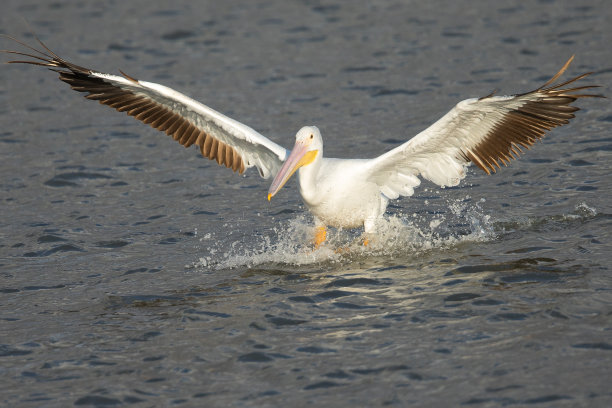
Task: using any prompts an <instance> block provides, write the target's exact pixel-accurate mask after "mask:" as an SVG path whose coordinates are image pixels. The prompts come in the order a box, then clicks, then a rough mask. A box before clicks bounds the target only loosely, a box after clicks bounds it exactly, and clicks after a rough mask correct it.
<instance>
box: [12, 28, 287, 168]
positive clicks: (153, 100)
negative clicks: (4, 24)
mask: <svg viewBox="0 0 612 408" xmlns="http://www.w3.org/2000/svg"><path fill="white" fill-rule="evenodd" d="M8 38H10V39H12V40H14V41H16V42H18V43H19V44H21V45H23V46H25V47H27V48H29V49H30V50H32V51H33V52H34V54H28V53H23V52H18V51H9V50H3V52H6V53H9V54H17V55H22V56H26V57H29V58H31V60H24V61H9V63H13V64H31V65H39V66H43V67H48V68H49V69H51V70H52V71H55V72H58V73H59V79H61V80H62V81H64V82H66V83H67V84H69V85H70V87H71V88H72V89H74V90H75V91H78V92H84V93H86V95H85V97H86V98H87V99H92V100H97V101H99V102H100V103H101V104H104V105H108V106H110V107H111V108H114V109H116V110H117V111H119V112H125V113H127V114H128V115H130V116H133V117H134V118H136V119H138V120H139V121H141V122H143V123H146V124H148V125H150V126H151V127H153V128H155V129H158V130H160V131H163V132H165V133H166V134H167V135H168V136H171V137H172V138H173V139H174V140H176V141H178V142H179V143H180V144H182V145H183V146H185V147H189V146H191V145H193V144H195V145H197V146H198V147H199V148H200V151H201V152H202V155H203V156H204V157H208V158H209V159H211V160H216V161H217V163H218V164H220V165H225V166H226V167H228V168H231V169H232V170H233V171H238V172H239V173H242V172H244V170H245V169H246V168H249V167H253V166H255V167H257V169H258V170H259V173H260V175H261V176H262V177H263V178H268V177H270V175H274V174H276V173H277V172H278V170H279V169H280V167H281V165H282V163H283V161H284V160H285V158H286V156H287V150H286V149H285V148H284V147H282V146H279V145H277V144H276V143H274V142H272V141H271V140H269V139H267V138H266V137H264V136H262V135H261V134H259V133H257V132H256V131H255V130H253V129H251V128H250V127H248V126H246V125H244V124H242V123H240V122H238V121H236V120H234V119H231V118H229V117H227V116H225V115H223V114H221V113H219V112H217V111H215V110H213V109H211V108H209V107H208V106H206V105H203V104H201V103H199V102H197V101H195V100H193V99H191V98H189V97H187V96H185V95H183V94H182V93H180V92H177V91H175V90H173V89H170V88H168V87H166V86H163V85H159V84H155V83H152V82H146V81H140V80H137V79H135V78H132V77H131V76H129V75H126V74H124V73H123V72H121V74H122V76H119V75H111V74H104V73H101V72H96V71H93V70H91V69H88V68H84V67H81V66H78V65H75V64H73V63H71V62H68V61H66V60H64V59H63V58H61V57H59V56H58V55H56V54H55V53H54V52H53V51H51V50H50V49H49V48H47V47H46V46H45V45H44V44H43V43H42V42H40V41H39V42H40V44H41V46H42V47H43V48H44V51H41V50H37V49H35V48H33V47H30V46H28V45H27V44H24V43H22V42H20V41H18V40H15V39H14V38H12V37H8Z"/></svg>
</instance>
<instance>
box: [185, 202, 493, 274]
mask: <svg viewBox="0 0 612 408" xmlns="http://www.w3.org/2000/svg"><path fill="white" fill-rule="evenodd" d="M482 202H484V199H481V200H480V201H479V202H474V201H472V199H471V197H470V196H466V197H464V198H462V199H458V200H453V201H446V202H445V203H444V205H443V206H442V208H441V209H438V210H437V211H436V212H435V214H434V215H433V216H432V215H431V214H430V213H423V214H417V213H413V214H410V215H406V214H403V213H396V214H391V215H388V216H385V217H383V218H381V220H380V221H379V223H378V225H377V233H376V235H375V236H369V237H367V238H368V245H367V246H364V245H363V240H364V238H366V237H364V236H363V235H362V230H361V229H353V230H343V229H329V230H328V235H327V242H326V243H325V244H324V245H322V246H321V247H320V248H318V249H316V250H314V249H313V247H312V238H313V236H314V228H315V226H314V223H313V220H312V217H311V216H310V215H307V214H303V215H299V216H297V217H295V218H293V219H292V220H289V221H286V222H284V223H282V224H281V225H279V226H278V227H276V228H274V229H273V230H272V231H270V233H269V234H268V235H262V236H260V237H257V238H256V240H255V241H252V242H248V243H245V242H243V241H236V242H233V243H232V244H230V245H229V247H228V245H227V243H224V244H223V243H221V244H219V243H218V241H217V240H216V239H215V237H214V235H212V234H210V233H209V234H206V235H204V236H203V237H202V238H201V239H200V240H201V241H207V243H211V244H213V245H212V246H208V249H207V250H208V255H206V256H204V257H201V258H200V259H199V260H198V261H197V262H195V263H194V264H193V265H191V267H194V268H213V269H231V268H236V267H254V266H258V265H268V266H287V265H294V266H304V265H318V266H325V265H327V266H337V265H338V264H343V263H348V262H353V261H355V260H358V259H360V258H361V259H363V258H368V257H414V256H418V255H420V254H422V253H424V252H426V251H430V250H432V249H446V248H450V247H452V246H454V245H457V244H458V243H460V242H470V241H471V242H477V241H485V240H489V239H492V238H493V237H494V236H495V232H494V227H493V224H492V221H491V217H490V216H489V215H487V214H484V211H483V210H482V208H481V203H482ZM215 245H217V246H215ZM219 245H223V246H224V247H225V248H223V249H221V248H220V247H219Z"/></svg>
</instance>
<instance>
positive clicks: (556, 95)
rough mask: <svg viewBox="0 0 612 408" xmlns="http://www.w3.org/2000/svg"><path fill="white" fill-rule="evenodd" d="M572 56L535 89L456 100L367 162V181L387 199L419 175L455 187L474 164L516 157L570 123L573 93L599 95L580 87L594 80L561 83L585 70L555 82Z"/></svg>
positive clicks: (492, 164) (492, 167)
mask: <svg viewBox="0 0 612 408" xmlns="http://www.w3.org/2000/svg"><path fill="white" fill-rule="evenodd" d="M572 59H573V57H572V58H570V59H569V60H568V61H567V63H566V64H565V65H564V66H563V68H561V70H559V72H558V73H557V74H556V75H555V76H553V77H552V78H551V79H550V80H549V81H548V82H546V83H545V84H544V85H542V86H541V87H540V88H538V89H536V90H534V91H531V92H527V93H524V94H518V95H512V96H493V95H492V94H491V95H487V96H485V97H482V98H479V99H467V100H464V101H461V102H459V103H458V104H457V105H456V106H455V107H454V108H453V109H451V110H450V112H448V113H447V114H446V115H444V116H443V117H442V118H441V119H440V120H438V121H437V122H436V123H434V124H433V125H431V126H430V127H429V128H427V129H425V130H424V131H423V132H421V133H419V134H418V135H416V136H415V137H413V138H412V139H410V140H409V141H408V142H406V143H404V144H402V145H400V146H398V147H397V148H395V149H393V150H391V151H389V152H387V153H385V154H383V155H381V156H379V157H377V158H375V159H372V160H370V161H369V162H368V165H367V169H366V173H367V177H368V179H369V180H371V181H374V182H375V183H377V184H378V185H379V186H380V190H381V192H382V193H383V194H384V195H385V196H386V197H387V198H390V199H394V198H397V197H398V196H400V195H402V196H409V195H412V194H413V193H414V190H413V189H414V187H416V186H418V185H419V184H420V180H419V178H418V177H417V176H419V175H421V176H423V177H424V178H425V179H427V180H430V181H432V182H434V183H436V184H438V185H440V186H455V185H457V184H458V183H459V181H460V180H461V179H463V178H464V177H465V168H466V167H467V165H469V164H470V162H471V163H474V164H475V165H477V166H478V167H480V168H481V169H482V170H484V171H485V172H486V173H487V174H491V172H495V171H496V167H497V168H500V162H501V163H502V164H504V165H507V164H508V163H509V162H510V160H512V159H516V158H518V156H519V155H520V153H521V152H522V148H523V147H524V148H527V149H529V147H530V146H531V145H533V144H534V143H535V142H536V141H537V140H539V139H541V138H542V137H543V136H544V134H545V133H546V132H547V131H549V130H551V129H553V128H555V127H557V126H562V125H565V124H567V123H569V120H570V119H572V118H573V117H574V114H573V113H574V112H575V111H577V110H578V108H577V107H574V106H570V104H571V103H572V102H574V101H575V100H576V99H578V98H584V97H602V96H601V95H592V94H583V93H580V91H582V90H585V89H590V88H595V87H596V86H595V85H586V86H580V87H571V88H563V87H564V86H566V85H568V84H571V83H573V82H575V81H578V80H579V79H582V78H584V77H585V76H587V75H589V74H590V73H586V74H583V75H580V76H577V77H575V78H573V79H570V80H568V81H565V82H563V83H560V84H555V81H557V79H558V78H559V77H560V76H561V75H562V74H563V72H564V71H565V70H566V69H567V67H568V66H569V64H570V63H571V61H572Z"/></svg>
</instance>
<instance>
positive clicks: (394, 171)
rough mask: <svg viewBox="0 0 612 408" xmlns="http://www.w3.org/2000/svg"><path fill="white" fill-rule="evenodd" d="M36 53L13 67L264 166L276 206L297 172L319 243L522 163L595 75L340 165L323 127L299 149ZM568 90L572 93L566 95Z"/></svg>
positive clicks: (304, 135) (482, 101)
mask: <svg viewBox="0 0 612 408" xmlns="http://www.w3.org/2000/svg"><path fill="white" fill-rule="evenodd" d="M9 38H11V39H12V40H14V41H16V42H18V43H19V44H21V45H23V46H25V47H27V48H29V49H30V50H31V51H33V52H34V53H33V54H28V53H24V52H18V51H10V50H4V52H6V53H10V54H17V55H22V56H26V57H29V58H32V60H23V61H21V60H20V61H9V63H24V64H33V65H40V66H43V67H48V68H49V69H51V70H52V71H56V72H58V73H59V79H61V80H62V81H64V82H66V83H68V84H69V85H70V86H71V88H72V89H74V90H75V91H79V92H85V93H86V94H87V95H85V97H86V98H87V99H92V100H97V101H99V102H100V103H101V104H104V105H108V106H110V107H111V108H115V109H116V110H118V111H119V112H125V113H127V114H128V115H130V116H133V117H135V118H136V119H138V120H140V121H141V122H143V123H146V124H148V125H150V126H152V127H153V128H155V129H158V130H161V131H163V132H165V133H166V134H167V135H168V136H172V138H173V139H174V140H176V141H178V142H179V143H180V144H182V145H183V146H185V147H189V146H191V145H193V144H195V145H197V146H198V147H199V148H200V151H201V152H202V155H203V156H205V157H208V158H209V159H211V160H213V159H214V160H216V161H217V163H218V164H220V165H225V166H226V167H228V168H231V169H232V170H233V171H238V172H239V173H242V172H244V171H245V169H247V168H249V167H253V166H254V167H257V169H258V170H259V174H260V175H261V177H263V178H264V179H267V178H269V177H270V176H274V180H273V181H272V185H271V186H270V189H269V190H268V200H270V199H271V198H272V197H273V196H274V195H275V194H276V193H278V191H279V190H280V189H281V188H282V187H283V185H284V184H285V183H286V182H287V181H288V180H289V178H290V177H291V176H292V175H293V173H294V172H296V171H298V181H299V191H300V194H301V196H302V199H303V200H304V203H305V204H306V206H307V207H308V209H309V210H310V212H311V213H312V214H313V215H314V218H315V224H316V233H315V237H314V245H315V247H318V246H319V245H320V244H321V243H323V242H324V241H325V237H326V226H333V227H343V228H355V227H361V226H363V227H364V231H365V237H364V243H366V244H367V237H368V235H369V234H371V233H374V232H375V229H376V220H377V219H378V218H379V217H381V216H382V214H383V213H384V212H385V210H386V208H387V204H388V203H389V200H392V199H396V198H398V197H400V196H410V195H412V194H413V193H414V188H415V187H417V186H418V185H419V184H420V183H421V181H420V179H419V177H418V176H421V177H423V178H425V179H427V180H430V181H432V182H433V183H435V184H437V185H439V186H442V187H444V186H455V185H457V184H458V183H459V181H460V180H462V179H463V178H464V177H465V173H466V167H467V166H468V165H469V164H470V163H474V164H475V165H476V166H478V167H479V168H481V169H482V170H484V171H485V172H486V173H487V174H490V173H491V172H495V171H496V167H497V168H500V163H501V164H503V165H507V164H508V163H509V162H510V160H511V159H516V158H517V157H518V156H519V155H520V153H521V152H522V148H529V147H530V146H531V145H533V144H534V143H535V142H536V141H537V140H539V139H540V138H542V137H543V136H544V134H545V133H546V131H549V130H551V129H552V128H555V127H557V126H561V125H564V124H567V123H568V122H569V120H570V119H572V118H573V117H574V114H573V112H575V111H577V110H578V108H577V107H574V106H570V104H571V103H572V102H574V101H575V100H576V99H577V98H583V97H601V95H593V94H585V93H581V92H580V91H583V90H585V89H590V88H595V87H596V86H595V85H586V86H578V87H569V88H568V87H565V86H566V85H569V84H571V83H573V82H575V81H578V80H579V79H582V78H584V77H586V76H587V75H589V74H591V73H590V72H589V73H585V74H582V75H579V76H577V77H574V78H572V79H569V80H567V81H565V82H563V83H556V82H557V79H558V78H559V77H560V76H561V75H562V74H563V72H565V70H566V69H567V67H568V66H569V64H570V63H571V62H572V59H573V57H571V58H570V59H569V60H568V61H567V62H566V63H565V65H563V67H562V68H561V69H560V70H559V72H557V74H555V75H554V76H553V77H552V78H551V79H550V80H549V81H548V82H546V83H545V84H544V85H542V86H541V87H539V88H537V89H536V90H534V91H531V92H527V93H522V94H517V95H512V96H493V94H490V95H487V96H484V97H481V98H478V99H475V98H474V99H466V100H464V101H461V102H459V103H458V104H457V105H456V106H455V107H454V108H453V109H451V110H450V112H448V113H447V114H446V115H444V116H443V117H442V118H441V119H439V120H438V121H437V122H435V123H434V124H433V125H431V126H430V127H428V128H427V129H425V130H424V131H422V132H421V133H419V134H418V135H416V136H414V137H413V138H412V139H410V140H408V141H407V142H405V143H404V144H402V145H400V146H397V147H396V148H394V149H392V150H390V151H388V152H387V153H385V154H383V155H381V156H379V157H376V158H374V159H332V158H327V157H324V156H323V139H322V137H321V133H320V132H319V129H318V128H317V127H315V126H305V127H303V128H301V129H300V130H299V131H298V132H297V134H296V136H295V145H294V146H293V149H292V150H291V152H289V151H288V150H286V149H285V148H284V147H282V146H280V145H278V144H276V143H274V142H273V141H271V140H269V139H267V138H266V137H264V136H262V135H261V134H259V133H258V132H256V131H255V130H253V129H251V128H250V127H248V126H246V125H244V124H242V123H240V122H238V121H236V120H234V119H231V118H229V117H227V116H225V115H223V114H222V113H219V112H217V111H215V110H213V109H211V108H209V107H208V106H206V105H203V104H201V103H199V102H197V101H195V100H193V99H191V98H189V97H187V96H185V95H183V94H182V93H179V92H177V91H175V90H173V89H170V88H168V87H165V86H163V85H159V84H155V83H151V82H145V81H141V80H137V79H135V78H133V77H131V76H129V75H127V74H125V73H123V72H122V71H120V72H121V75H112V74H105V73H102V72H97V71H93V70H91V69H89V68H84V67H81V66H78V65H75V64H73V63H71V62H68V61H66V60H64V59H63V58H61V57H59V56H58V55H57V54H55V53H54V52H53V51H51V50H50V49H49V48H47V47H46V46H45V45H44V44H43V43H42V42H40V40H39V43H40V45H41V46H42V47H43V48H44V50H43V51H41V50H38V49H35V48H33V47H30V46H28V45H26V44H24V43H22V42H19V41H18V40H15V39H14V38H12V37H9ZM564 87H565V88H564Z"/></svg>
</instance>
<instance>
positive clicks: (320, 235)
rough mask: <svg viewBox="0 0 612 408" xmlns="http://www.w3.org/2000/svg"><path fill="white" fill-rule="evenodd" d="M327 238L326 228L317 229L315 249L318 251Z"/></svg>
mask: <svg viewBox="0 0 612 408" xmlns="http://www.w3.org/2000/svg"><path fill="white" fill-rule="evenodd" d="M326 238H327V229H326V228H325V227H317V228H316V230H315V237H314V247H315V249H318V248H319V247H320V246H321V244H322V243H324V242H325V239H326Z"/></svg>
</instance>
